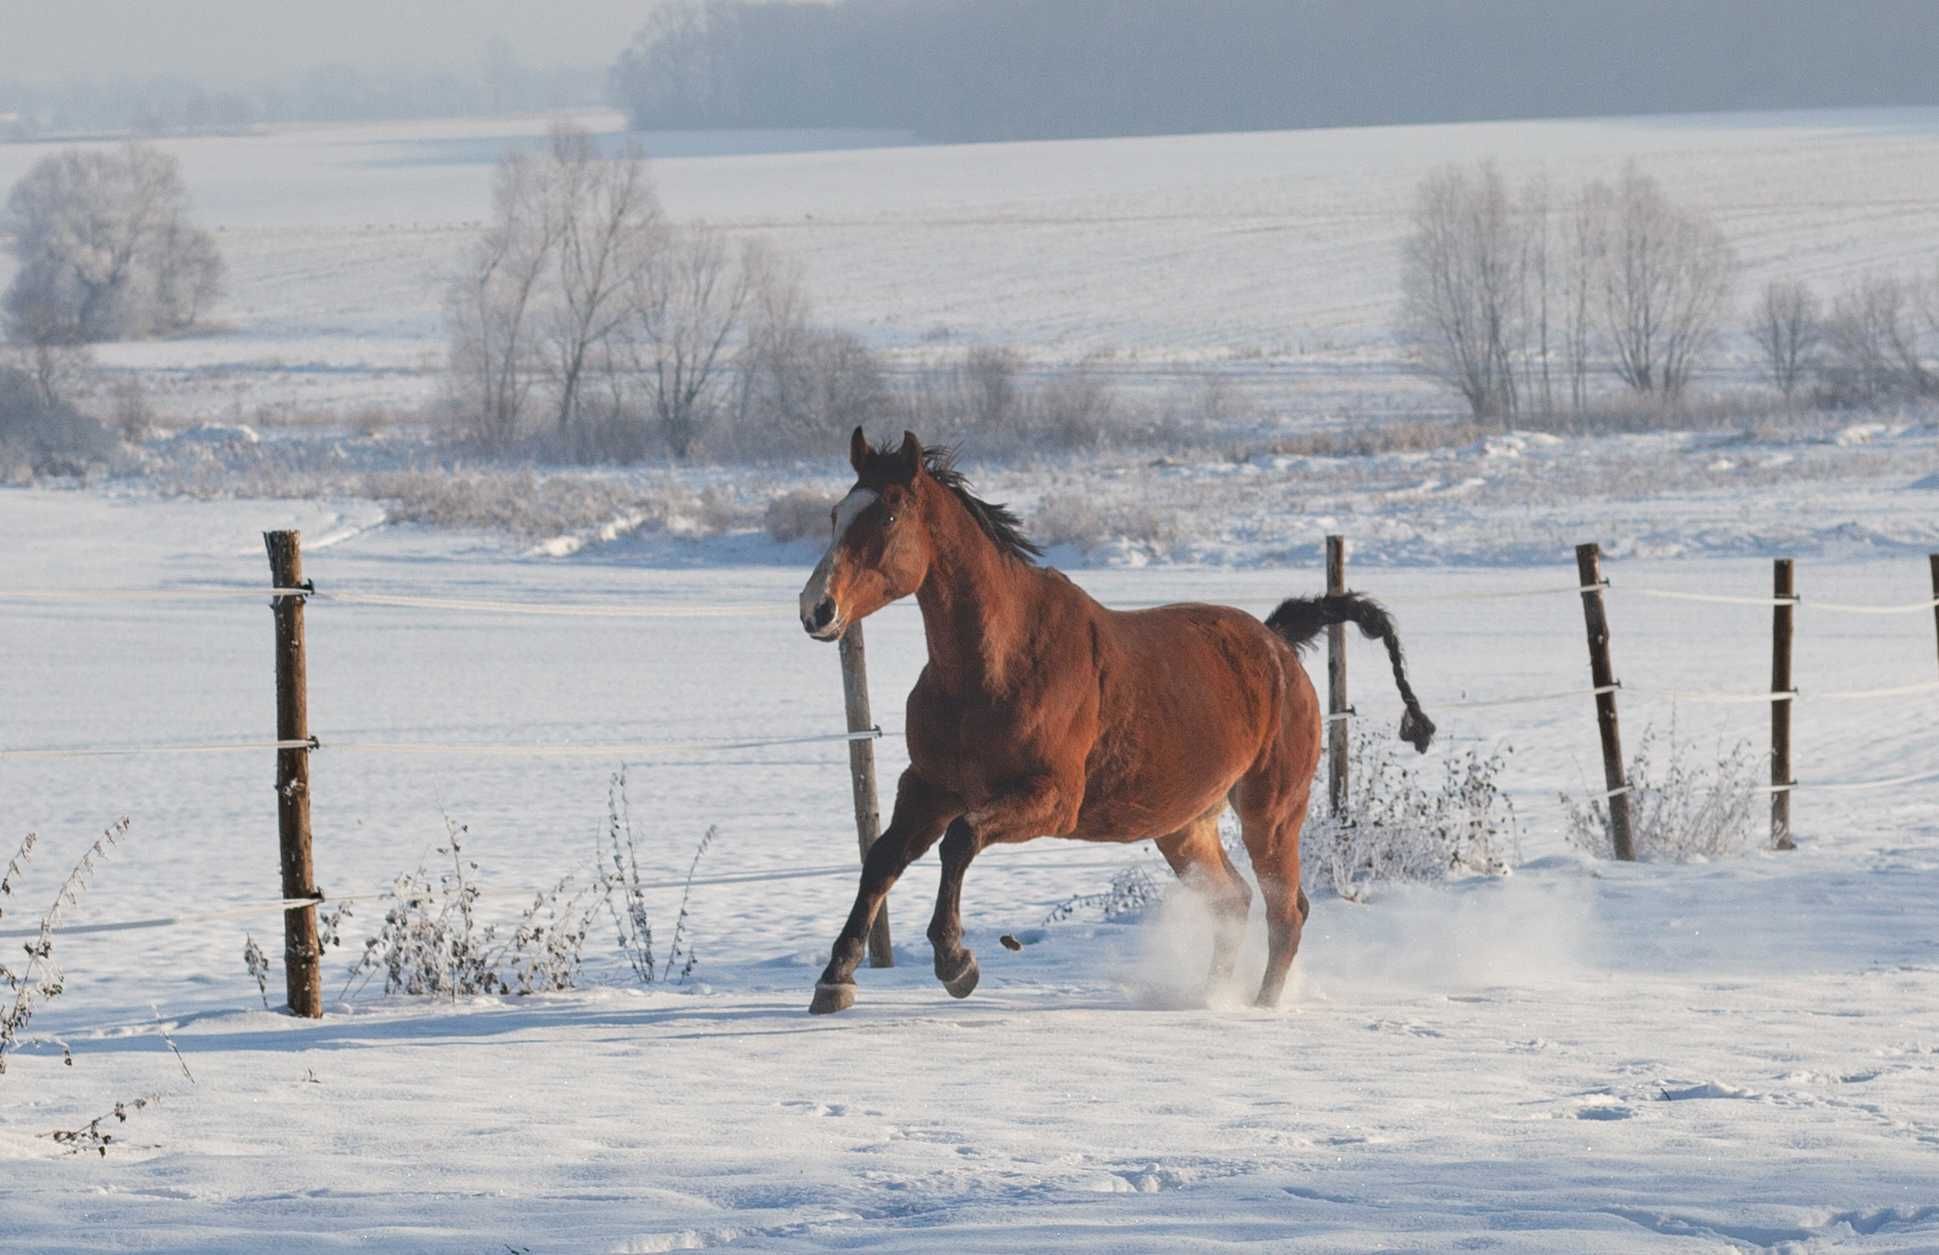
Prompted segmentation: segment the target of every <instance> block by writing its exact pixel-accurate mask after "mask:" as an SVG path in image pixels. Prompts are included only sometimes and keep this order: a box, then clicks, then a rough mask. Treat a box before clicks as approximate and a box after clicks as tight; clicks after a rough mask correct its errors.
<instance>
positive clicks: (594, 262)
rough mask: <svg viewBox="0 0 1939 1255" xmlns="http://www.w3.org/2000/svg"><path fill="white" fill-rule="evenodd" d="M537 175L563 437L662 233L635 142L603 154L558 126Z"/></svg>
mask: <svg viewBox="0 0 1939 1255" xmlns="http://www.w3.org/2000/svg"><path fill="white" fill-rule="evenodd" d="M544 177H545V183H546V194H547V197H548V201H549V205H550V216H551V220H552V222H553V223H554V224H555V227H556V237H555V238H556V244H555V246H554V248H553V250H552V259H553V271H554V273H553V276H552V283H551V285H550V294H551V297H552V302H553V303H552V307H551V309H550V310H549V311H548V314H547V317H546V319H545V324H544V337H543V338H544V343H545V346H546V359H547V365H548V369H549V371H550V374H551V376H552V383H553V386H554V389H555V397H554V400H555V403H556V404H555V410H554V414H555V418H556V421H557V425H558V428H559V431H560V432H561V433H562V434H564V433H568V432H570V430H571V429H572V428H573V426H574V425H575V423H576V422H577V421H578V419H579V410H580V401H581V397H582V394H583V392H584V387H585V383H586V374H587V371H588V369H589V368H592V367H594V366H595V365H597V364H598V363H599V362H600V361H601V360H603V359H604V358H606V357H607V353H606V343H607V340H608V339H609V338H610V337H611V336H612V335H614V333H616V332H617V331H618V330H619V329H620V325H621V324H622V323H624V322H625V321H626V320H627V318H628V317H630V316H631V314H632V312H633V310H632V305H631V299H632V296H633V294H634V292H635V290H636V288H637V287H638V283H639V279H640V276H641V275H642V274H643V273H645V271H646V270H647V268H648V267H649V266H651V265H652V264H653V262H654V260H655V258H656V257H657V255H658V254H659V253H660V252H661V251H662V250H663V249H664V248H665V247H666V238H667V229H666V223H665V219H664V218H663V216H662V215H661V213H660V201H659V197H658V195H656V194H655V192H654V190H653V182H652V180H651V178H649V177H648V174H647V169H646V154H645V153H644V152H643V151H641V150H640V148H639V147H638V146H636V145H632V144H629V145H628V146H627V147H626V148H625V149H624V150H623V151H622V152H620V153H618V154H617V155H615V156H613V157H610V158H608V157H604V156H602V155H601V154H600V152H599V151H598V149H597V147H596V146H595V145H594V143H593V139H592V136H591V135H590V134H588V133H587V132H586V131H584V130H582V129H580V128H578V127H575V126H571V125H568V124H563V123H562V124H559V125H557V126H555V127H553V129H552V132H551V136H550V139H549V142H548V144H547V152H546V158H545V176H544Z"/></svg>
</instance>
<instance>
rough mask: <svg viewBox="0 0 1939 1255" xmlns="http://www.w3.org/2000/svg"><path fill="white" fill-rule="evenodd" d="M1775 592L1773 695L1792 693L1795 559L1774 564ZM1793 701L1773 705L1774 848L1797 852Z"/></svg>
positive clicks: (1773, 587) (1772, 585)
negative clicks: (1793, 829) (1793, 810)
mask: <svg viewBox="0 0 1939 1255" xmlns="http://www.w3.org/2000/svg"><path fill="white" fill-rule="evenodd" d="M1771 572H1772V579H1771V592H1772V595H1773V596H1774V597H1776V598H1777V600H1778V601H1779V603H1780V604H1779V605H1777V606H1774V607H1772V609H1771V693H1772V694H1773V697H1774V698H1775V695H1776V694H1779V693H1789V692H1790V691H1791V636H1792V628H1793V624H1794V620H1795V617H1796V615H1797V609H1798V608H1797V604H1796V602H1795V600H1794V599H1795V598H1796V597H1797V595H1798V586H1797V576H1796V572H1795V570H1794V569H1793V567H1792V564H1791V559H1789V558H1778V559H1775V560H1774V561H1773V562H1772V563H1771ZM1794 705H1796V703H1795V702H1791V701H1777V700H1773V701H1772V702H1771V787H1772V789H1773V790H1775V791H1774V792H1773V793H1772V794H1771V848H1772V849H1774V850H1795V849H1796V848H1797V846H1796V845H1795V844H1794V843H1793V842H1792V840H1791V790H1790V789H1789V788H1788V787H1787V786H1789V785H1790V783H1791V707H1792V706H1794Z"/></svg>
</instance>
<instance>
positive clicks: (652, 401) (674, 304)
mask: <svg viewBox="0 0 1939 1255" xmlns="http://www.w3.org/2000/svg"><path fill="white" fill-rule="evenodd" d="M742 262H743V259H741V258H737V257H735V256H734V255H733V253H732V250H730V249H729V247H728V243H727V240H726V238H725V237H723V236H722V235H721V234H720V233H719V232H718V231H716V230H714V229H712V228H710V227H706V226H694V227H687V228H684V229H682V230H680V231H679V232H677V233H675V234H674V235H672V236H671V237H670V240H669V243H668V245H667V247H665V248H663V249H661V250H660V251H659V252H658V253H656V254H655V256H654V259H653V263H652V264H651V265H649V266H647V267H646V268H645V269H644V270H643V271H642V272H641V274H640V276H639V278H638V279H637V281H636V282H635V283H634V285H633V300H632V317H631V318H630V319H629V320H628V323H627V333H626V341H625V343H626V347H627V350H628V352H629V354H630V356H631V357H632V359H633V361H634V367H633V369H634V372H635V373H636V374H637V375H638V376H639V377H640V378H641V379H642V381H643V383H644V387H645V392H646V404H647V409H648V412H649V413H650V414H651V416H652V421H653V423H654V425H655V426H657V427H658V428H659V431H660V435H661V436H662V438H664V439H665V440H666V442H667V445H668V447H669V448H671V449H672V450H673V452H674V454H675V456H677V457H683V458H684V457H687V456H689V455H690V454H692V453H693V451H694V449H695V448H696V447H697V446H698V444H699V442H700V440H701V437H702V436H703V435H704V434H705V433H706V429H707V426H708V424H709V423H710V422H711V421H712V419H713V418H714V416H715V414H716V412H717V410H718V408H719V406H720V405H721V403H722V400H723V398H722V397H721V396H720V393H721V392H722V390H723V388H724V386H725V384H726V382H727V380H728V378H729V376H730V374H731V371H730V367H731V366H732V357H733V354H734V350H735V348H736V347H737V343H736V336H737V334H738V333H739V332H740V331H741V327H742V319H743V316H744V315H745V313H746V309H747V301H748V293H749V287H750V284H749V281H748V267H747V266H746V265H745V264H742Z"/></svg>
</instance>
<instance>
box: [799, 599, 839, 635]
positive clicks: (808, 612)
mask: <svg viewBox="0 0 1939 1255" xmlns="http://www.w3.org/2000/svg"><path fill="white" fill-rule="evenodd" d="M847 628H848V623H847V621H846V620H844V619H843V618H842V616H841V612H840V610H838V609H837V607H836V605H835V599H834V598H833V597H823V598H822V599H820V600H819V601H817V602H815V603H814V605H812V606H804V607H803V608H802V611H801V630H802V631H804V632H806V633H807V634H808V635H809V636H812V637H814V638H815V639H816V640H818V641H832V640H835V639H836V638H838V637H840V636H841V634H842V633H843V631H845V630H846V629H847Z"/></svg>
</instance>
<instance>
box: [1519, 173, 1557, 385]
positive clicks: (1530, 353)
mask: <svg viewBox="0 0 1939 1255" xmlns="http://www.w3.org/2000/svg"><path fill="white" fill-rule="evenodd" d="M1551 201H1552V196H1551V193H1550V190H1549V180H1548V175H1547V173H1541V174H1537V175H1535V176H1534V177H1532V178H1530V179H1529V181H1528V182H1527V183H1525V184H1524V185H1523V186H1522V199H1521V216H1522V223H1523V227H1522V260H1521V273H1522V310H1521V324H1522V329H1523V335H1524V337H1525V343H1524V345H1523V349H1522V356H1523V362H1524V366H1523V372H1522V374H1523V385H1522V394H1523V396H1524V397H1525V398H1526V402H1525V403H1526V404H1530V405H1533V404H1536V403H1537V401H1538V399H1539V403H1540V406H1541V410H1542V413H1544V414H1553V413H1554V412H1555V379H1554V375H1553V372H1552V371H1551V369H1550V367H1551V363H1552V362H1553V360H1554V348H1553V345H1552V344H1551V340H1550V327H1551V325H1552V319H1551V316H1550V304H1551V301H1552V299H1553V298H1554V297H1555V296H1556V295H1557V292H1556V285H1555V274H1554V248H1553V237H1554V228H1553V225H1552V223H1551V218H1552V216H1553V210H1552V206H1551Z"/></svg>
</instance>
